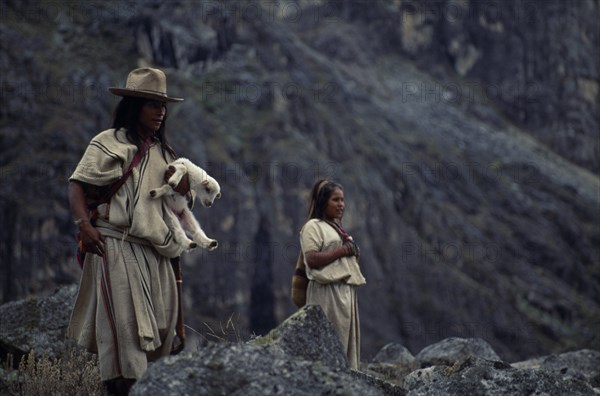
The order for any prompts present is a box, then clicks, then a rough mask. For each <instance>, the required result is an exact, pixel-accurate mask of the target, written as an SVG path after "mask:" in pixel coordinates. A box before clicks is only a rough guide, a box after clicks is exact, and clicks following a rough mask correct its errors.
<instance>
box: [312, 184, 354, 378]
mask: <svg viewBox="0 0 600 396" xmlns="http://www.w3.org/2000/svg"><path fill="white" fill-rule="evenodd" d="M344 209H345V203H344V191H343V189H342V186H340V185H339V184H337V183H335V182H332V181H328V180H319V181H318V182H317V183H316V184H315V186H314V187H313V189H312V195H311V205H310V209H309V216H308V217H309V220H308V221H307V222H306V224H304V226H303V227H302V230H301V231H300V244H301V248H302V253H303V255H304V264H305V268H306V275H307V277H308V279H309V283H308V288H307V290H306V304H307V305H320V306H321V308H322V309H323V311H324V312H325V315H326V316H327V318H328V319H329V320H330V321H331V322H332V323H333V326H334V327H335V329H336V331H337V333H338V335H339V337H340V340H341V342H342V346H343V347H344V350H345V352H346V356H347V358H348V364H349V365H350V367H351V368H353V369H358V368H359V365H360V322H359V315H358V304H357V298H356V288H357V287H359V286H362V285H364V284H365V283H366V281H365V278H364V276H363V275H362V273H361V271H360V267H359V264H358V259H359V255H360V251H359V249H358V245H357V244H356V243H355V242H354V240H353V239H352V237H350V236H348V235H347V234H346V233H345V231H344V230H343V229H342V228H341V221H342V217H343V215H344Z"/></svg>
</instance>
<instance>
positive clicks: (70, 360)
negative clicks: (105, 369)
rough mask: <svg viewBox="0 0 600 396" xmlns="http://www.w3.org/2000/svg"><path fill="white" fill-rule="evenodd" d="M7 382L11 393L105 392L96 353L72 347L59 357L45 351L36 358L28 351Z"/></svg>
mask: <svg viewBox="0 0 600 396" xmlns="http://www.w3.org/2000/svg"><path fill="white" fill-rule="evenodd" d="M9 359H11V358H10V357H9ZM7 363H8V362H7ZM7 366H8V365H7ZM7 385H8V391H9V392H10V394H11V395H14V396H42V395H44V396H46V395H82V396H84V395H85V396H87V395H93V396H105V395H107V393H106V390H105V388H104V386H103V384H102V381H101V379H100V373H99V371H98V358H97V356H96V355H92V354H90V353H87V352H85V351H83V350H81V349H78V348H75V347H70V348H69V349H68V350H67V351H66V352H65V353H64V355H63V356H62V357H61V358H50V357H48V354H47V353H46V352H45V353H44V354H42V356H41V357H40V358H36V355H35V351H33V350H32V351H31V352H29V354H28V355H25V356H23V358H22V359H21V362H20V363H19V368H18V370H17V375H16V377H15V378H13V380H12V381H10V382H9V383H8V384H7Z"/></svg>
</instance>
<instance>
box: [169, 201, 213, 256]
mask: <svg viewBox="0 0 600 396" xmlns="http://www.w3.org/2000/svg"><path fill="white" fill-rule="evenodd" d="M179 219H180V220H181V225H182V226H183V228H184V229H185V230H186V231H187V232H188V233H189V234H190V236H191V238H192V239H193V240H194V241H195V242H197V243H198V245H200V246H201V247H203V248H204V249H208V250H214V249H216V248H217V246H219V243H218V242H217V241H216V240H215V239H211V238H209V237H208V236H206V234H205V233H204V230H202V227H200V223H198V220H196V217H194V214H193V213H192V211H191V210H189V209H188V208H185V209H184V210H183V212H182V213H181V214H180V216H179Z"/></svg>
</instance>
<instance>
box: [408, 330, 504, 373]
mask: <svg viewBox="0 0 600 396" xmlns="http://www.w3.org/2000/svg"><path fill="white" fill-rule="evenodd" d="M469 356H476V357H479V358H482V359H487V360H497V361H499V360H502V359H500V357H499V356H498V355H497V354H496V352H494V350H493V349H492V347H491V346H490V344H488V343H487V342H486V341H484V340H482V339H481V338H458V337H450V338H446V339H444V340H442V341H440V342H437V343H435V344H432V345H429V346H427V347H425V348H423V350H421V352H419V353H418V354H417V356H416V360H417V363H418V364H419V366H420V367H421V368H425V367H428V366H435V365H447V366H452V365H453V364H454V363H455V362H457V361H459V360H464V359H465V358H467V357H469Z"/></svg>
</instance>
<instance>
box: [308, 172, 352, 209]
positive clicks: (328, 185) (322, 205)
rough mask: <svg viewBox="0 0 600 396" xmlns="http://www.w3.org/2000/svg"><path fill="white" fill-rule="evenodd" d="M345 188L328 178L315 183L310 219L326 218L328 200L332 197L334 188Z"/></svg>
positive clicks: (311, 199)
mask: <svg viewBox="0 0 600 396" xmlns="http://www.w3.org/2000/svg"><path fill="white" fill-rule="evenodd" d="M336 188H339V189H340V190H342V191H343V190H344V188H343V187H342V186H341V185H340V184H338V183H336V182H333V181H330V180H327V179H321V180H319V181H317V182H316V183H315V185H314V186H313V188H312V192H311V194H310V197H311V198H310V207H309V209H308V218H309V219H324V218H325V209H326V208H327V201H329V198H330V197H331V194H332V193H333V190H335V189H336Z"/></svg>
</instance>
